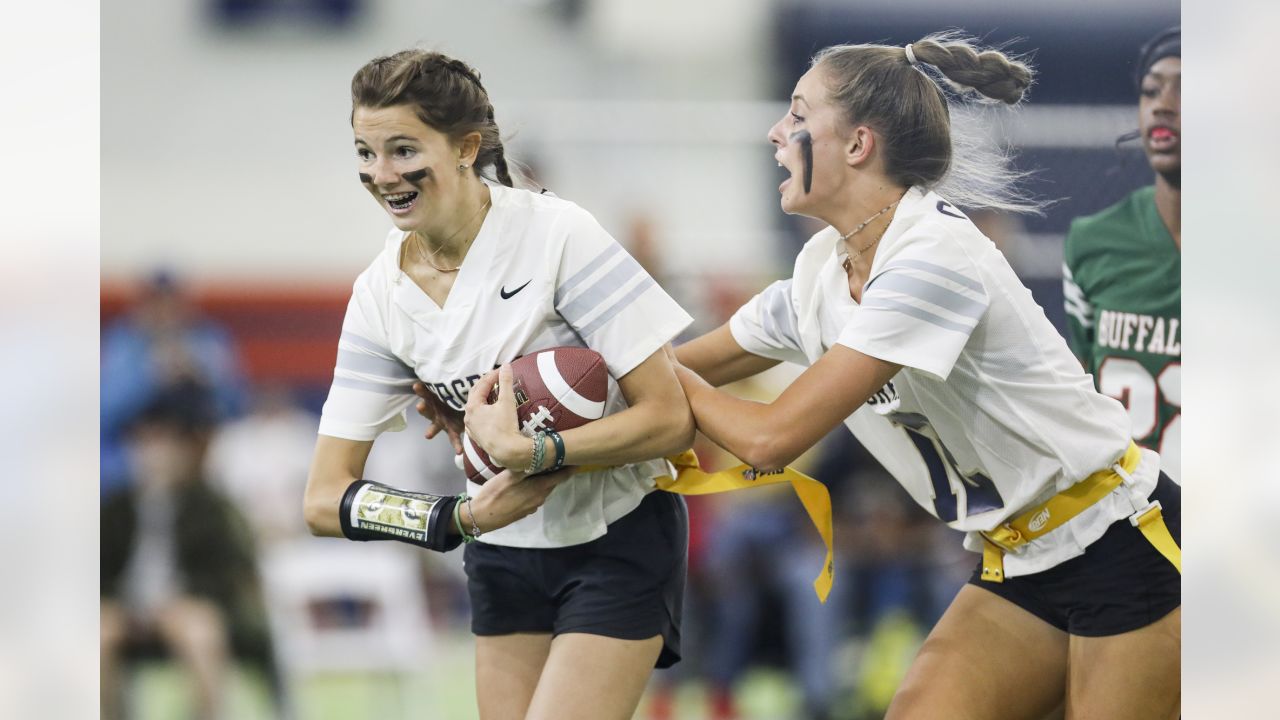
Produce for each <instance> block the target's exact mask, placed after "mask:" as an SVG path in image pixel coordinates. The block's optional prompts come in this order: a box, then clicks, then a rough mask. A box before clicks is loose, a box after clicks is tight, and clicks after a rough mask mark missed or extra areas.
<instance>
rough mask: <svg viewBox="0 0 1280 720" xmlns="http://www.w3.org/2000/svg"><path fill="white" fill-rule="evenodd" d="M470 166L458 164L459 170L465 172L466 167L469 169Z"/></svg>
mask: <svg viewBox="0 0 1280 720" xmlns="http://www.w3.org/2000/svg"><path fill="white" fill-rule="evenodd" d="M468 167H470V166H468V165H459V166H458V172H465V171H466V169H467V168H468Z"/></svg>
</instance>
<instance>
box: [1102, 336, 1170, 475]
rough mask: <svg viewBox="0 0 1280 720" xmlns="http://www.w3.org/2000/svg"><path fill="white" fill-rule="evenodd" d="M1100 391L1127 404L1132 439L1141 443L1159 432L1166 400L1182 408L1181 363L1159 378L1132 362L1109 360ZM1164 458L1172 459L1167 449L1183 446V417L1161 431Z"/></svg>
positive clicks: (1104, 369)
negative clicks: (1162, 403)
mask: <svg viewBox="0 0 1280 720" xmlns="http://www.w3.org/2000/svg"><path fill="white" fill-rule="evenodd" d="M1098 391H1099V392H1101V393H1102V394H1103V395H1109V396H1111V397H1113V398H1115V399H1117V400H1119V401H1120V402H1121V403H1123V404H1124V406H1125V409H1127V410H1128V411H1129V422H1130V427H1131V429H1132V435H1133V439H1134V440H1137V441H1139V442H1141V441H1142V440H1144V439H1145V438H1147V437H1150V436H1151V434H1152V433H1153V432H1155V431H1156V423H1157V422H1158V421H1159V417H1160V408H1159V405H1158V402H1159V401H1160V400H1161V399H1163V400H1164V402H1165V403H1167V404H1169V405H1175V406H1177V407H1179V408H1181V407H1182V363H1179V362H1172V363H1169V364H1168V365H1166V366H1165V367H1164V369H1163V370H1161V371H1160V374H1159V375H1158V376H1156V377H1152V376H1151V373H1149V372H1147V369H1146V368H1145V367H1143V366H1142V363H1140V362H1138V361H1137V360H1134V359H1132V358H1122V357H1109V358H1107V359H1105V360H1103V361H1102V365H1101V366H1099V367H1098ZM1158 437H1159V438H1160V446H1159V447H1158V448H1156V450H1157V451H1158V452H1159V453H1160V454H1161V455H1166V456H1167V455H1169V453H1168V452H1166V451H1165V446H1166V445H1167V446H1169V447H1170V448H1172V449H1177V448H1178V447H1179V446H1180V445H1181V444H1182V413H1181V412H1178V413H1177V414H1175V415H1174V416H1173V417H1171V418H1169V420H1168V421H1167V422H1165V425H1164V427H1163V428H1161V429H1160V434H1159V435H1158Z"/></svg>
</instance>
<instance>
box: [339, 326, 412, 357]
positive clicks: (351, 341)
mask: <svg viewBox="0 0 1280 720" xmlns="http://www.w3.org/2000/svg"><path fill="white" fill-rule="evenodd" d="M338 342H339V343H347V344H348V345H354V346H356V347H358V348H360V349H361V350H368V351H369V352H371V353H373V354H374V355H377V356H379V357H381V358H383V359H384V360H393V361H397V362H398V360H396V355H395V353H393V352H391V351H390V350H388V349H387V348H384V347H382V346H381V345H379V344H377V343H375V342H373V341H372V340H366V339H364V338H362V337H360V336H359V335H356V334H355V333H351V332H345V331H344V332H343V333H342V336H341V337H340V338H338Z"/></svg>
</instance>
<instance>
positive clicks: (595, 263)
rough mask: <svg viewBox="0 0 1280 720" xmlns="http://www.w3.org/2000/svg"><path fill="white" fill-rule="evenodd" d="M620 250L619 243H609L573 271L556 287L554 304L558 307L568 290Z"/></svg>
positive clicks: (577, 284) (570, 290)
mask: <svg viewBox="0 0 1280 720" xmlns="http://www.w3.org/2000/svg"><path fill="white" fill-rule="evenodd" d="M620 252H622V246H621V245H619V244H618V243H616V242H615V243H610V245H609V247H607V248H605V249H604V250H602V251H601V252H600V254H599V255H596V256H595V258H594V259H592V261H591V262H589V263H587V264H586V265H584V266H583V267H582V269H581V270H579V271H578V272H576V273H574V274H573V275H571V276H570V277H569V279H568V280H565V281H564V282H563V283H561V284H560V287H558V288H556V299H555V304H556V306H557V307H559V305H560V303H561V302H562V301H563V300H564V299H565V297H567V296H568V295H569V293H570V292H572V291H573V289H574V288H576V287H578V286H579V285H581V284H582V282H583V281H584V280H586V279H587V278H589V277H591V275H592V273H594V272H595V271H596V270H599V269H600V268H601V267H603V266H604V264H605V263H607V262H609V260H610V259H612V258H613V256H614V255H617V254H618V253H620Z"/></svg>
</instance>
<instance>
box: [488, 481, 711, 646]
mask: <svg viewBox="0 0 1280 720" xmlns="http://www.w3.org/2000/svg"><path fill="white" fill-rule="evenodd" d="M688 550H689V512H688V510H687V509H686V507H685V504H684V498H682V497H680V496H679V495H674V494H672V493H668V492H663V491H661V490H655V491H653V492H651V493H649V494H648V495H646V496H645V498H644V500H642V501H640V505H639V506H638V507H636V509H635V510H632V511H631V512H630V513H627V514H626V515H625V516H623V517H621V518H618V519H617V520H615V521H613V522H612V523H610V525H609V531H608V532H607V533H605V534H604V535H603V536H602V537H599V538H596V539H595V540H592V541H590V542H587V543H583V544H582V545H573V546H570V547H564V548H549V549H527V548H513V547H504V546H502V545H489V544H486V543H483V542H478V543H472V544H470V545H468V546H467V547H466V550H465V551H464V555H463V559H464V567H465V569H466V572H467V591H468V593H469V594H470V596H471V632H473V633H475V634H476V635H510V634H512V633H551V634H552V635H559V634H561V633H570V632H580V633H590V634H592V635H603V636H605V637H611V638H618V639H621V640H643V639H645V638H651V637H653V636H654V635H661V636H662V640H663V647H662V653H661V654H660V655H659V656H658V662H657V665H656V666H657V667H659V668H666V667H671V666H672V665H674V664H675V663H676V662H678V661H679V660H680V621H681V616H682V614H683V604H684V584H685V573H686V570H687V566H688V559H687V557H688Z"/></svg>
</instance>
